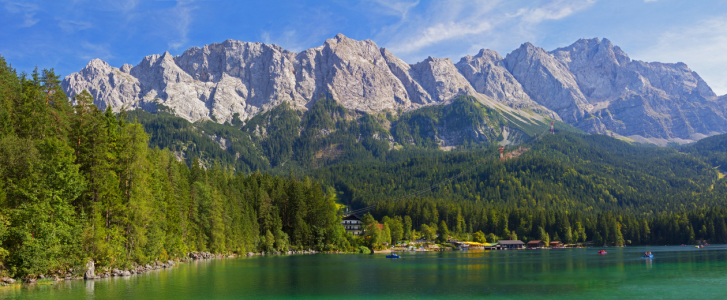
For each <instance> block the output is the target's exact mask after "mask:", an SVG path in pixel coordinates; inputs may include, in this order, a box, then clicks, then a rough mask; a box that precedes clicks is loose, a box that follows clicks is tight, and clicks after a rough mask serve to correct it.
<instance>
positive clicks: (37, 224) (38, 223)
mask: <svg viewBox="0 0 727 300" xmlns="http://www.w3.org/2000/svg"><path fill="white" fill-rule="evenodd" d="M59 83H60V81H59V76H57V75H56V74H54V72H53V71H52V70H43V71H42V72H37V71H36V72H33V73H32V74H17V73H16V72H15V71H14V70H13V69H11V68H10V66H9V65H8V64H7V63H6V62H5V61H4V60H2V59H0V101H1V102H0V104H1V105H0V262H1V264H0V272H2V274H0V275H5V276H17V277H35V276H37V275H39V274H51V272H54V271H61V272H65V271H67V270H69V269H76V270H80V269H81V266H83V265H85V263H86V261H87V260H88V259H93V260H94V261H95V262H96V265H97V267H100V268H110V267H119V268H124V267H128V266H129V265H130V264H132V263H139V264H146V263H149V262H153V261H155V260H162V261H166V260H167V259H173V258H179V257H183V256H185V255H186V254H187V253H188V252H190V251H210V252H213V253H246V252H260V251H267V252H272V251H288V249H289V247H290V248H292V249H317V250H321V251H323V250H329V251H332V250H348V249H349V248H350V244H349V242H348V241H347V239H346V237H345V236H344V233H345V232H344V230H343V227H341V226H340V223H339V221H338V220H339V217H338V216H337V214H336V204H335V202H334V200H335V196H336V195H335V192H333V190H332V189H324V188H323V187H322V186H321V185H320V184H318V183H316V182H314V181H311V180H310V179H308V178H303V179H296V178H294V177H281V176H277V177H276V176H272V175H268V174H264V173H259V172H255V173H242V172H238V173H235V172H233V171H231V169H230V168H229V166H225V167H223V166H221V165H220V164H216V165H213V166H211V167H210V168H208V169H204V168H202V167H200V166H201V164H200V163H199V162H197V161H196V160H194V159H192V160H191V162H192V163H191V167H188V166H187V164H185V163H183V162H178V161H177V160H176V159H175V157H174V155H173V154H172V153H171V152H170V151H169V150H166V149H165V150H161V149H159V148H150V147H149V135H148V134H147V133H146V132H144V128H143V127H142V126H141V125H140V124H139V123H136V122H129V121H127V118H126V116H124V114H123V113H122V114H121V115H117V114H114V113H112V112H111V110H110V109H108V110H106V111H101V110H99V109H97V108H96V106H94V105H93V104H92V100H93V99H92V97H91V96H90V95H89V94H88V93H83V94H79V95H77V96H76V97H75V105H71V104H70V103H69V101H68V99H67V96H66V95H65V94H64V93H63V91H62V90H61V88H60V85H59ZM76 275H78V274H76Z"/></svg>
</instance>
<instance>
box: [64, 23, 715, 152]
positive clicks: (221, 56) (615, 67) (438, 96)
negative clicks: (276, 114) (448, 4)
mask: <svg viewBox="0 0 727 300" xmlns="http://www.w3.org/2000/svg"><path fill="white" fill-rule="evenodd" d="M63 88H64V90H65V91H66V93H67V94H68V95H69V97H71V99H72V97H73V96H74V95H75V94H77V93H80V92H81V91H83V90H88V91H89V92H90V93H91V95H92V96H93V97H94V98H95V104H96V105H97V106H98V107H99V108H101V109H105V108H106V107H111V108H112V109H113V110H115V111H119V110H121V109H122V108H126V109H135V108H142V109H145V110H148V111H154V110H156V109H168V110H170V111H171V112H173V113H174V114H176V115H178V116H180V117H183V118H185V119H187V120H189V121H192V122H194V121H197V120H202V119H212V120H215V121H216V122H218V123H224V122H229V121H232V120H233V118H234V117H235V116H237V117H239V119H241V120H247V119H249V118H251V117H253V116H255V115H256V114H258V113H261V112H264V111H267V110H269V109H271V108H273V107H275V106H277V105H280V104H281V103H283V102H287V103H289V104H290V105H291V106H292V107H293V108H296V109H300V110H305V109H307V108H309V107H311V105H312V104H313V103H314V102H315V101H317V100H318V99H320V98H321V96H322V95H324V94H330V95H331V96H332V97H333V99H335V100H336V101H337V102H338V103H340V104H341V105H342V106H344V107H346V108H348V109H350V110H355V111H363V112H368V113H377V112H380V111H383V110H390V111H397V110H400V109H403V110H412V109H417V108H419V107H422V106H426V105H431V104H438V103H446V102H448V101H450V100H452V99H453V98H455V97H457V96H459V95H471V96H474V97H475V98H476V99H478V100H479V101H480V102H481V103H482V104H484V105H486V106H488V107H490V108H495V109H497V110H500V111H506V112H508V113H509V114H511V115H513V116H514V118H518V119H520V120H521V121H522V120H527V119H530V120H534V119H537V120H542V118H543V116H545V117H549V118H551V119H555V120H563V121H564V122H567V123H569V124H572V125H574V126H576V127H578V128H580V129H582V130H585V131H587V132H591V133H601V134H611V135H620V136H625V137H631V138H633V139H635V140H638V141H645V142H651V143H657V144H665V143H666V142H668V141H676V142H688V141H692V140H697V139H700V138H703V137H706V136H709V135H713V134H717V133H722V132H727V104H726V102H727V98H725V97H724V96H723V97H717V96H716V95H715V94H714V92H713V91H712V90H711V89H710V88H709V86H708V85H707V83H706V82H704V80H702V79H701V78H700V77H699V75H698V74H697V73H695V72H693V71H692V70H690V69H689V68H688V67H687V66H686V65H685V64H683V63H677V64H664V63H647V62H641V61H634V60H631V59H630V58H629V57H628V55H626V53H624V52H623V51H622V50H621V49H620V48H619V47H616V46H614V45H612V44H611V42H610V41H609V40H607V39H603V40H598V39H590V40H585V39H582V40H579V41H577V42H575V43H574V44H572V45H570V46H567V47H564V48H559V49H556V50H554V51H551V52H547V51H545V50H543V49H542V48H538V47H535V46H533V45H532V44H530V43H525V44H523V45H522V46H521V47H520V48H518V49H517V50H515V51H513V52H511V53H509V54H508V55H507V56H506V57H505V58H504V59H503V58H502V57H501V56H500V55H499V54H497V53H496V52H494V51H491V50H485V49H483V50H481V51H480V52H479V53H478V54H477V55H475V56H466V57H464V58H462V59H461V60H459V62H458V63H457V64H456V65H455V64H453V63H452V61H450V60H449V59H441V58H433V57H429V58H427V59H425V60H424V61H422V62H419V63H416V64H407V63H405V62H404V61H402V60H401V59H399V58H397V57H396V56H394V55H393V54H392V53H390V52H389V51H388V50H386V49H383V48H379V47H378V46H377V45H376V44H375V43H374V42H372V41H370V40H364V41H356V40H352V39H349V38H347V37H345V36H343V35H341V34H339V35H337V36H336V37H334V38H332V39H329V40H326V42H325V43H324V44H323V45H322V46H320V47H316V48H311V49H307V50H305V51H302V52H300V53H294V52H290V51H287V50H285V49H282V48H281V47H279V46H276V45H266V44H262V43H248V42H240V41H234V40H227V41H224V42H222V43H217V44H210V45H206V46H204V47H202V48H198V47H193V48H190V49H188V50H186V51H185V52H184V53H183V54H182V55H180V56H176V57H174V56H172V55H170V54H169V53H164V54H162V55H150V56H147V57H145V58H144V59H142V61H141V62H140V63H139V64H138V65H136V66H131V65H129V64H124V65H123V66H122V67H121V68H114V67H111V66H109V65H108V64H107V63H105V62H103V61H101V60H99V59H94V60H92V61H91V62H89V64H88V65H87V66H86V67H84V68H83V69H82V70H80V71H79V72H78V73H73V74H71V75H69V76H67V77H66V78H65V79H64V80H63ZM221 146H222V147H223V148H224V145H223V144H221Z"/></svg>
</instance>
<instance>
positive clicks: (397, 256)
mask: <svg viewBox="0 0 727 300" xmlns="http://www.w3.org/2000/svg"><path fill="white" fill-rule="evenodd" d="M386 258H401V256H399V254H396V253H392V254H389V255H387V256H386Z"/></svg>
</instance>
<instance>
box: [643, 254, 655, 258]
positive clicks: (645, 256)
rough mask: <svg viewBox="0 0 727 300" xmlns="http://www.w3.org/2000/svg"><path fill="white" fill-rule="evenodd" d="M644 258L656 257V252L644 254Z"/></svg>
mask: <svg viewBox="0 0 727 300" xmlns="http://www.w3.org/2000/svg"><path fill="white" fill-rule="evenodd" d="M644 258H654V254H649V255H644Z"/></svg>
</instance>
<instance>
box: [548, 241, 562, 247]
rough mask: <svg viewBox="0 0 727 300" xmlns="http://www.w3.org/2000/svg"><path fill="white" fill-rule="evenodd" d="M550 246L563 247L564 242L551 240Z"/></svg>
mask: <svg viewBox="0 0 727 300" xmlns="http://www.w3.org/2000/svg"><path fill="white" fill-rule="evenodd" d="M550 247H553V248H562V247H563V242H560V241H552V242H550Z"/></svg>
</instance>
